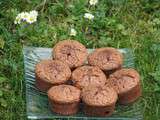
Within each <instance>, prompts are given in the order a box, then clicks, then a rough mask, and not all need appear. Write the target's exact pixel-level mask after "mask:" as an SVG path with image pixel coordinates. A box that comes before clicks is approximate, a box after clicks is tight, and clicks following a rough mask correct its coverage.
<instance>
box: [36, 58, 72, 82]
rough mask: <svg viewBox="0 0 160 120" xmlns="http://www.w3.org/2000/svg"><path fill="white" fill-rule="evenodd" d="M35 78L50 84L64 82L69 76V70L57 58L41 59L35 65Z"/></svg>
mask: <svg viewBox="0 0 160 120" xmlns="http://www.w3.org/2000/svg"><path fill="white" fill-rule="evenodd" d="M35 73H36V76H37V78H39V79H41V80H44V81H47V82H49V83H52V84H60V83H65V82H66V81H67V80H68V79H69V78H70V76H71V70H70V68H69V66H68V65H67V64H64V63H63V62H61V61H58V60H42V61H41V62H39V63H38V64H37V65H36V68H35Z"/></svg>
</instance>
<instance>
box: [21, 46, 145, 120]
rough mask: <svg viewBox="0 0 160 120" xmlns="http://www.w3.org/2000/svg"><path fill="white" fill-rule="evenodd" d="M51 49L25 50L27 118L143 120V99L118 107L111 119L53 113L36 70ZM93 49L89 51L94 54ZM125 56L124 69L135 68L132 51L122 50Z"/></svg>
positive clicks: (80, 113) (33, 48) (49, 56)
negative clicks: (38, 84) (40, 89)
mask: <svg viewBox="0 0 160 120" xmlns="http://www.w3.org/2000/svg"><path fill="white" fill-rule="evenodd" d="M51 51H52V49H51V48H36V47H27V46H25V47H24V48H23V54H24V67H25V84H26V107H27V117H28V118H29V119H47V118H67V119H69V118H77V119H105V120H142V119H143V115H142V112H143V111H142V108H143V104H142V100H141V98H140V99H139V100H138V101H136V102H135V103H133V104H131V105H127V106H123V105H116V109H115V112H114V113H113V115H112V116H110V117H87V116H85V115H84V114H83V112H82V110H80V112H79V113H77V114H76V115H74V116H61V115H58V114H56V113H52V112H51V110H50V108H49V106H48V99H47V96H46V94H45V93H42V92H39V91H38V90H37V88H36V87H35V73H34V68H35V65H36V63H37V62H39V61H40V60H42V59H50V58H51V56H52V54H51ZM92 51H93V49H88V52H92ZM119 51H120V52H121V53H123V54H124V67H131V68H134V55H133V53H132V51H131V50H130V49H120V50H119Z"/></svg>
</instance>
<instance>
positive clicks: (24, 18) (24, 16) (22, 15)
mask: <svg viewBox="0 0 160 120" xmlns="http://www.w3.org/2000/svg"><path fill="white" fill-rule="evenodd" d="M20 14H21V19H22V20H23V21H26V20H27V19H28V17H29V13H28V12H22V13H20Z"/></svg>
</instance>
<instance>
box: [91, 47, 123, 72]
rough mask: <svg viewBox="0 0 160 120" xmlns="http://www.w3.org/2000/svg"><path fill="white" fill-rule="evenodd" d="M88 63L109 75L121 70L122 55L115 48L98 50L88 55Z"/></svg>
mask: <svg viewBox="0 0 160 120" xmlns="http://www.w3.org/2000/svg"><path fill="white" fill-rule="evenodd" d="M88 63H89V64H90V65H93V66H98V67H99V68H101V69H102V70H104V71H106V72H108V74H109V73H112V72H114V71H115V70H117V69H119V68H121V66H122V64H123V55H122V54H121V53H120V52H119V51H118V50H117V49H115V48H111V47H107V48H99V49H96V50H95V51H93V52H92V53H91V54H89V56H88Z"/></svg>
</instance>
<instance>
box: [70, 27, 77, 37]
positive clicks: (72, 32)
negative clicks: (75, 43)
mask: <svg viewBox="0 0 160 120" xmlns="http://www.w3.org/2000/svg"><path fill="white" fill-rule="evenodd" d="M76 34H77V31H76V30H75V29H74V28H71V31H70V36H76Z"/></svg>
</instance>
